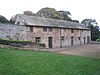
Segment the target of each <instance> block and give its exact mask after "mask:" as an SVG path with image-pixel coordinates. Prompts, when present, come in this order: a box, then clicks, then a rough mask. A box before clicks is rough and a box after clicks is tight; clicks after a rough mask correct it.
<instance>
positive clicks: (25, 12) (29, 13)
mask: <svg viewBox="0 0 100 75" xmlns="http://www.w3.org/2000/svg"><path fill="white" fill-rule="evenodd" d="M23 14H24V15H28V16H37V15H36V14H35V13H33V12H32V11H24V13H23Z"/></svg>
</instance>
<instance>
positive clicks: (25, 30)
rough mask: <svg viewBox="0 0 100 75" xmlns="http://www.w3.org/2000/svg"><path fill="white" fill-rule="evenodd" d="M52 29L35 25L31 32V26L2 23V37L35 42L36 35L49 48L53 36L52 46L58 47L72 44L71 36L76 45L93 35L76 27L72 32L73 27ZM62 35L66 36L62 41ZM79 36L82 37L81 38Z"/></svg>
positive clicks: (0, 34)
mask: <svg viewBox="0 0 100 75" xmlns="http://www.w3.org/2000/svg"><path fill="white" fill-rule="evenodd" d="M52 30H53V31H52V32H49V31H47V32H44V31H43V27H33V32H30V27H29V26H25V25H15V24H0V38H4V39H10V40H31V41H33V42H35V37H40V38H41V41H40V43H43V44H45V46H46V48H49V45H48V44H49V43H48V38H49V37H52V47H53V48H56V47H60V46H62V47H66V46H71V36H73V38H74V41H73V42H74V45H81V44H84V41H85V43H87V36H91V35H90V31H89V30H77V29H74V31H73V33H71V29H62V28H52ZM61 37H64V40H63V41H61ZM78 37H80V40H79V39H78ZM84 37H85V40H84Z"/></svg>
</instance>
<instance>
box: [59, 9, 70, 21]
mask: <svg viewBox="0 0 100 75" xmlns="http://www.w3.org/2000/svg"><path fill="white" fill-rule="evenodd" d="M58 12H59V13H60V14H61V15H63V17H64V18H63V20H67V21H72V19H71V17H70V16H71V13H70V12H69V11H58Z"/></svg>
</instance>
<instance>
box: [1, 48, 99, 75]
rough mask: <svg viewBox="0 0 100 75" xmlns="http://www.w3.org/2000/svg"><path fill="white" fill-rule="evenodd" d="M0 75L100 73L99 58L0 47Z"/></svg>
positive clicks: (91, 74)
mask: <svg viewBox="0 0 100 75" xmlns="http://www.w3.org/2000/svg"><path fill="white" fill-rule="evenodd" d="M0 75H100V59H95V58H86V57H79V56H70V55H61V54H55V53H49V52H36V51H20V50H10V49H0Z"/></svg>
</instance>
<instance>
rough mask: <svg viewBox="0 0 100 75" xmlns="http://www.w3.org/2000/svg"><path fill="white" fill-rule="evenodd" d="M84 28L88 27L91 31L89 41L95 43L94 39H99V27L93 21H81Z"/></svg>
mask: <svg viewBox="0 0 100 75" xmlns="http://www.w3.org/2000/svg"><path fill="white" fill-rule="evenodd" d="M81 23H83V24H84V25H85V26H87V27H89V28H90V29H91V40H92V41H95V40H96V39H98V38H99V35H100V31H99V26H98V25H97V24H98V23H97V22H96V20H95V19H84V20H83V21H81Z"/></svg>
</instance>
